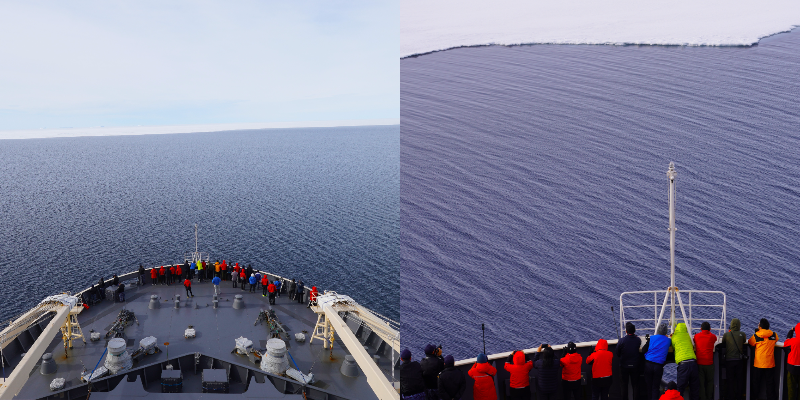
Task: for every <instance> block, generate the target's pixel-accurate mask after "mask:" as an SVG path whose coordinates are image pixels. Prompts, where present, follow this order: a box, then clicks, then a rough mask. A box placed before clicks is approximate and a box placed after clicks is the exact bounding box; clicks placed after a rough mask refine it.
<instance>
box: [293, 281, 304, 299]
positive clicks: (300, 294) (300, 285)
mask: <svg viewBox="0 0 800 400" xmlns="http://www.w3.org/2000/svg"><path fill="white" fill-rule="evenodd" d="M305 289H306V287H305V285H304V284H303V281H300V283H298V284H297V293H296V294H295V297H296V298H297V302H298V303H303V294H304V293H305Z"/></svg>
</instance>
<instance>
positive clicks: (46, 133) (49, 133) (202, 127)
mask: <svg viewBox="0 0 800 400" xmlns="http://www.w3.org/2000/svg"><path fill="white" fill-rule="evenodd" d="M371 125H400V118H382V119H355V120H326V121H302V122H297V121H295V122H289V121H285V122H239V123H222V124H187V125H145V126H141V125H137V126H95V127H85V128H51V129H16V130H0V140H5V139H49V138H65V137H84V136H136V135H165V134H175V133H204V132H225V131H240V130H256V129H282V128H334V127H346V126H371Z"/></svg>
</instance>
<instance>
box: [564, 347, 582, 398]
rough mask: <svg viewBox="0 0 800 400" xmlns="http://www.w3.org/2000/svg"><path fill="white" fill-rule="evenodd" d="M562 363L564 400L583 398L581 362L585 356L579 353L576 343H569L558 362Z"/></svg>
mask: <svg viewBox="0 0 800 400" xmlns="http://www.w3.org/2000/svg"><path fill="white" fill-rule="evenodd" d="M558 363H559V364H560V365H561V387H562V392H563V394H564V400H582V397H581V364H583V356H581V355H580V354H578V346H575V343H573V342H569V343H567V347H565V348H564V355H563V357H561V359H560V360H559V362H558Z"/></svg>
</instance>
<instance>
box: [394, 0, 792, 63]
mask: <svg viewBox="0 0 800 400" xmlns="http://www.w3.org/2000/svg"><path fill="white" fill-rule="evenodd" d="M400 18H401V19H400V26H401V28H400V57H401V58H402V57H408V56H412V55H418V54H425V53H430V52H433V51H438V50H446V49H451V48H455V47H462V46H480V45H492V44H496V45H519V44H614V45H622V44H647V45H683V46H750V45H753V44H756V43H758V41H759V39H761V38H764V37H766V36H771V35H774V34H776V33H780V32H787V31H789V30H791V29H792V28H794V27H795V26H798V25H800V0H758V1H756V0H724V1H723V0H693V1H687V0H671V1H666V0H549V1H544V0H496V1H489V0H402V2H401V10H400Z"/></svg>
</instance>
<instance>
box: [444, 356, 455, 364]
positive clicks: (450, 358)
mask: <svg viewBox="0 0 800 400" xmlns="http://www.w3.org/2000/svg"><path fill="white" fill-rule="evenodd" d="M455 363H456V360H455V359H454V358H453V356H451V355H449V354H448V355H447V356H446V357H445V358H444V366H445V367H452V366H453V365H455Z"/></svg>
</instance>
